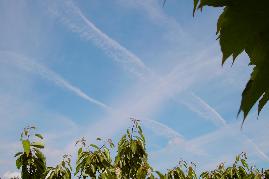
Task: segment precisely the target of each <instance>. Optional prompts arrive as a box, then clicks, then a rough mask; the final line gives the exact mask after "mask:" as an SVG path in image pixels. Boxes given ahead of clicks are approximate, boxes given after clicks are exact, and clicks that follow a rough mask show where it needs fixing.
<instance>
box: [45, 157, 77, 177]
mask: <svg viewBox="0 0 269 179" xmlns="http://www.w3.org/2000/svg"><path fill="white" fill-rule="evenodd" d="M71 171H72V167H71V159H70V156H68V155H64V156H63V160H62V161H61V162H60V163H59V164H58V165H57V166H56V167H48V168H47V170H46V172H45V178H46V179H70V178H71Z"/></svg>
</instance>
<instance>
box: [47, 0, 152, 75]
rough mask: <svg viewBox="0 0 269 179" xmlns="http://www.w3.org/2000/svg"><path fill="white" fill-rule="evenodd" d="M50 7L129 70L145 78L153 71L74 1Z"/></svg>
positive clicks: (56, 14)
mask: <svg viewBox="0 0 269 179" xmlns="http://www.w3.org/2000/svg"><path fill="white" fill-rule="evenodd" d="M53 5H54V7H55V9H53V8H50V10H51V12H52V14H54V15H55V16H56V17H58V18H59V19H60V20H61V21H62V22H63V23H64V24H65V25H66V26H67V27H68V28H69V29H71V31H73V32H75V33H78V34H79V35H80V36H81V37H82V38H83V39H84V40H86V41H91V42H93V43H94V44H95V45H96V46H97V47H99V48H101V49H102V50H104V52H105V53H106V54H107V55H108V56H109V57H111V58H112V59H113V60H114V61H116V62H118V63H120V64H121V65H123V66H124V68H125V69H127V70H128V71H129V72H131V73H133V74H135V75H136V76H138V77H140V78H143V77H144V76H145V75H150V74H151V73H152V72H151V71H150V69H148V68H147V67H146V66H145V64H144V63H143V61H142V60H141V59H140V58H139V57H137V56H136V55H135V54H133V53H132V52H130V51H129V50H128V49H127V48H125V47H123V46H122V45H121V44H120V43H119V42H117V41H116V40H114V39H112V38H110V37H109V36H108V35H107V34H105V33H104V32H103V31H101V30H100V29H99V28H98V27H96V26H95V24H94V23H93V22H91V21H90V20H89V19H88V18H87V17H86V16H85V15H84V14H83V13H82V12H81V10H80V9H79V8H78V7H77V6H76V5H75V4H74V3H73V2H72V1H61V2H59V1H58V2H55V1H54V4H53Z"/></svg>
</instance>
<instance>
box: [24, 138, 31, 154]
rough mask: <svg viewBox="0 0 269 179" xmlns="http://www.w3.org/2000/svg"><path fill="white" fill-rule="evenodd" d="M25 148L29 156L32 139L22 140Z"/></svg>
mask: <svg viewBox="0 0 269 179" xmlns="http://www.w3.org/2000/svg"><path fill="white" fill-rule="evenodd" d="M22 146H23V150H24V152H25V153H26V155H27V156H28V155H29V153H30V141H29V140H23V141H22Z"/></svg>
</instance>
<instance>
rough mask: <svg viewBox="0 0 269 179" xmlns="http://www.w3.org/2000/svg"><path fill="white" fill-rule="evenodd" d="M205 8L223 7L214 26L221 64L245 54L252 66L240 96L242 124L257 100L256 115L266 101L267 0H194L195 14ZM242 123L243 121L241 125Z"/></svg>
mask: <svg viewBox="0 0 269 179" xmlns="http://www.w3.org/2000/svg"><path fill="white" fill-rule="evenodd" d="M204 6H213V7H223V12H222V14H221V15H220V16H219V19H218V22H217V35H218V39H219V42H220V46H221V50H222V54H223V57H222V64H223V63H224V62H225V61H226V60H227V59H228V58H229V57H230V56H232V58H233V62H234V61H235V60H236V57H237V56H238V55H239V54H241V53H242V52H243V51H245V52H246V53H247V54H248V56H249V59H250V63H249V65H252V66H253V71H252V74H251V77H250V79H249V81H248V83H247V85H246V87H245V89H244V91H243V93H242V99H241V105H240V109H239V112H238V114H239V113H240V112H241V111H242V112H243V113H244V120H245V118H246V117H247V115H248V113H249V111H250V109H251V108H252V107H253V105H254V104H255V103H256V102H257V101H258V100H259V104H258V115H259V113H260V112H261V110H262V108H263V107H264V105H265V104H266V103H267V101H268V100H269V34H268V31H269V21H268V19H269V13H268V12H269V1H268V0H257V1H253V0H194V10H193V13H194V12H195V10H196V9H201V10H202V8H203V7H204ZM244 120H243V121H244Z"/></svg>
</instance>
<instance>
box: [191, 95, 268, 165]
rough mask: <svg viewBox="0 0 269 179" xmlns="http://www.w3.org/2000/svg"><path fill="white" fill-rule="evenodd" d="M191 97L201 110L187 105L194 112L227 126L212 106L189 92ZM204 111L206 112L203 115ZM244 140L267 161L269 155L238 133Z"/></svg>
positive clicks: (245, 136) (244, 135)
mask: <svg viewBox="0 0 269 179" xmlns="http://www.w3.org/2000/svg"><path fill="white" fill-rule="evenodd" d="M190 96H191V97H193V98H195V99H196V102H198V103H200V106H201V108H202V110H203V111H202V112H201V111H200V110H199V109H196V107H194V106H191V105H193V104H191V105H189V106H188V107H189V108H190V109H191V110H193V111H194V112H196V113H197V114H198V115H199V116H201V117H203V118H208V117H209V118H211V120H212V121H213V122H214V123H215V124H218V125H221V127H227V126H228V124H227V123H226V121H225V120H224V119H223V117H222V116H221V115H220V114H219V113H218V112H217V111H216V110H215V109H214V108H213V107H211V106H210V105H209V104H208V103H207V102H205V101H204V100H203V99H202V98H200V97H198V96H197V95H195V94H194V93H191V95H190ZM204 113H206V114H205V115H204ZM240 134H241V135H242V136H243V137H244V138H245V140H246V141H247V142H248V143H249V144H250V145H252V146H253V148H254V151H256V152H257V153H258V155H259V156H260V157H261V158H262V159H264V160H266V161H269V157H268V156H267V155H266V154H265V153H264V152H263V151H262V150H261V149H260V147H259V146H258V145H257V144H256V143H255V142H254V141H253V140H251V139H250V138H249V137H248V136H247V135H246V134H244V133H240Z"/></svg>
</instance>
